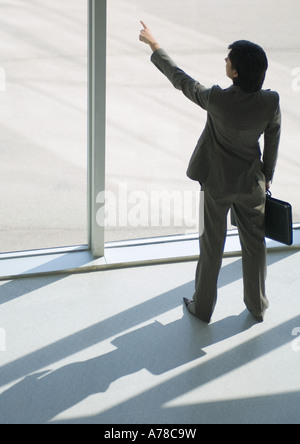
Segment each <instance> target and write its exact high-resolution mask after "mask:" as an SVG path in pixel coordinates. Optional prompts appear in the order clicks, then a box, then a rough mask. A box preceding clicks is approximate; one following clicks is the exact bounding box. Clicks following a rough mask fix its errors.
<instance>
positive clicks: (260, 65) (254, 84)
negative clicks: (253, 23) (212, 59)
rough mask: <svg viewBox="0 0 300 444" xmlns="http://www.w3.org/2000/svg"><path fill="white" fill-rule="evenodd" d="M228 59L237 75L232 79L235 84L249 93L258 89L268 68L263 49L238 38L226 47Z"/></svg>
mask: <svg viewBox="0 0 300 444" xmlns="http://www.w3.org/2000/svg"><path fill="white" fill-rule="evenodd" d="M228 49H230V50H231V51H230V53H229V59H230V61H231V64H232V67H233V69H235V70H236V71H237V73H238V77H237V78H235V79H234V80H233V83H234V84H235V85H236V86H239V87H241V88H242V90H243V91H245V92H248V93H251V92H257V91H260V90H261V88H262V86H263V83H264V81H265V77H266V71H267V69H268V59H267V56H266V53H265V51H264V50H263V49H262V48H261V47H260V46H259V45H256V44H255V43H252V42H249V41H248V40H238V41H237V42H235V43H232V45H230V46H229V47H228Z"/></svg>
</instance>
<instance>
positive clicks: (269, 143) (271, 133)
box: [263, 95, 281, 182]
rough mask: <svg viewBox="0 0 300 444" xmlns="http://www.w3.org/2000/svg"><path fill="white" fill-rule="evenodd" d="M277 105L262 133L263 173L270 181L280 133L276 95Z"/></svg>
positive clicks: (276, 156) (275, 161)
mask: <svg viewBox="0 0 300 444" xmlns="http://www.w3.org/2000/svg"><path fill="white" fill-rule="evenodd" d="M277 100H278V105H277V109H276V112H275V115H274V118H273V120H272V121H271V122H270V123H269V124H268V126H267V128H266V130H265V133H264V140H265V142H264V154H263V162H264V173H265V176H266V180H267V181H268V182H269V181H272V180H273V177H274V173H275V168H276V164H277V159H278V150H279V142H280V135H281V110H280V104H279V96H278V95H277Z"/></svg>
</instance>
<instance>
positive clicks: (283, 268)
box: [0, 251, 300, 424]
mask: <svg viewBox="0 0 300 444" xmlns="http://www.w3.org/2000/svg"><path fill="white" fill-rule="evenodd" d="M268 262H269V278H268V296H269V299H270V309H269V311H268V313H267V316H266V319H265V322H264V323H263V324H255V323H254V322H253V320H252V318H251V316H250V315H249V314H248V313H247V311H245V307H244V304H243V298H242V280H241V259H240V258H231V259H225V260H224V265H223V269H222V272H221V275H220V281H219V288H220V290H219V301H218V305H217V309H216V312H215V315H214V317H213V322H212V324H211V325H210V326H206V325H204V324H203V323H201V322H200V321H198V320H197V319H195V318H193V317H191V316H190V315H189V314H188V313H187V311H186V309H185V308H184V307H183V304H182V298H183V297H184V296H186V297H189V296H191V295H192V293H193V285H194V284H193V280H194V272H195V267H196V264H195V262H187V263H176V264H170V265H156V266H148V267H139V268H128V269H121V270H110V271H101V272H94V273H86V274H76V275H57V276H50V277H49V276H48V277H39V278H28V279H21V280H14V281H9V282H1V283H0V293H1V295H0V304H1V310H0V327H1V329H0V348H1V349H2V350H4V349H6V351H1V352H0V363H1V373H0V387H1V388H0V423H2V424H6V423H26V424H29V423H35V424H36V423H42V424H45V423H59V424H61V423H88V424H91V423H101V424H122V423H123V424H141V423H145V424H164V423H166V424H202V423H242V424H243V423H271V424H275V423H299V422H300V413H299V412H300V341H299V340H298V338H299V337H297V336H293V333H294V334H296V333H297V330H296V329H297V328H298V329H300V314H299V313H300V310H299V308H300V301H299V287H300V276H299V266H300V252H297V251H290V252H289V253H272V254H270V255H269V258H268Z"/></svg>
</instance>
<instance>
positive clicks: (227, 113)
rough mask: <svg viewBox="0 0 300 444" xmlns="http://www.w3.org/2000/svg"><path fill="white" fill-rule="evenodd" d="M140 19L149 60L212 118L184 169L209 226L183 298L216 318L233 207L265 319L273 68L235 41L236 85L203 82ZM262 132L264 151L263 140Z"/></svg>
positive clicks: (254, 301) (274, 135) (275, 100)
mask: <svg viewBox="0 0 300 444" xmlns="http://www.w3.org/2000/svg"><path fill="white" fill-rule="evenodd" d="M141 23H142V25H143V29H142V30H141V33H140V40H141V41H142V42H144V43H146V44H148V45H149V46H150V48H151V50H152V52H153V54H152V57H151V60H152V62H153V63H154V64H155V66H156V67H157V68H158V69H159V70H160V71H161V72H162V73H163V74H164V75H165V76H166V77H167V78H168V79H169V80H170V81H171V83H172V84H173V85H174V86H175V88H177V89H179V90H181V91H182V92H183V94H184V95H185V96H186V97H187V98H188V99H190V100H192V101H193V102H194V103H196V104H197V105H199V106H200V107H201V108H203V109H204V110H205V111H206V112H207V124H206V126H205V129H204V131H203V133H202V135H201V137H200V139H199V141H198V143H197V146H196V149H195V151H194V153H193V156H192V159H191V161H190V164H189V167H188V171H187V174H188V177H189V178H191V179H192V180H196V181H198V182H200V184H201V186H202V190H203V191H204V196H205V204H204V227H205V228H204V233H203V235H202V236H201V238H200V248H201V253H200V259H199V263H198V267H197V273H196V291H195V294H194V297H193V300H189V299H186V298H184V302H185V304H186V306H187V308H188V310H189V312H190V313H191V314H193V315H195V316H197V317H198V318H199V319H201V320H202V321H204V322H207V323H209V322H210V321H211V317H212V314H213V312H214V308H215V305H216V301H217V282H218V276H219V273H220V269H221V265H222V258H223V253H224V245H225V239H226V233H227V215H228V211H229V209H230V208H231V207H232V208H233V209H234V212H235V216H236V220H237V225H238V230H239V235H240V241H241V246H242V258H243V276H244V302H245V304H246V307H247V308H248V310H249V311H250V313H251V314H252V315H253V316H254V317H255V319H257V320H258V321H259V322H262V321H263V318H264V313H265V311H266V309H267V308H268V306H269V302H268V299H267V296H266V292H265V282H266V275H267V265H266V244H265V199H266V194H265V192H266V189H269V188H270V182H271V181H272V179H273V176H274V172H275V167H276V163H277V157H278V149H279V141H280V131H281V112H280V105H279V95H278V94H277V93H276V92H274V91H267V90H262V86H263V83H264V80H265V75H266V71H267V68H268V60H267V57H266V54H265V52H264V50H263V49H262V48H261V47H260V46H258V45H256V44H254V43H252V42H249V41H245V40H240V41H237V42H235V43H233V44H232V45H230V46H229V49H230V52H229V54H228V57H226V59H225V61H226V74H227V76H228V77H229V78H230V79H231V81H232V83H233V84H232V86H230V88H228V89H225V90H223V89H221V88H220V87H219V86H213V87H211V88H206V87H204V86H203V85H201V83H199V82H197V81H196V80H194V79H193V78H191V77H190V76H188V75H187V74H186V73H185V72H184V71H182V70H181V69H180V68H179V67H178V66H177V65H176V63H175V62H174V61H173V60H172V59H171V58H170V57H169V56H168V54H167V53H166V51H164V50H163V49H162V48H161V46H160V45H159V43H158V42H157V40H156V39H155V38H154V36H153V34H152V33H151V31H150V30H149V29H148V27H147V26H146V25H145V23H144V22H141ZM262 134H264V151H263V154H262V152H261V149H260V144H259V139H260V137H261V135H262Z"/></svg>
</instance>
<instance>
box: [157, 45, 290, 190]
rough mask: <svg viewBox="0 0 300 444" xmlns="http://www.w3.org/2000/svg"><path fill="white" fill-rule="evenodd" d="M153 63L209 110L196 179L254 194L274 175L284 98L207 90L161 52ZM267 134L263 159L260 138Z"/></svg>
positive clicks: (193, 164)
mask: <svg viewBox="0 0 300 444" xmlns="http://www.w3.org/2000/svg"><path fill="white" fill-rule="evenodd" d="M151 60H152V62H153V63H154V64H155V66H156V67H157V68H158V69H159V70H160V71H161V72H162V73H163V74H164V75H165V76H166V77H167V78H168V79H169V80H170V81H171V83H172V84H173V85H174V87H175V88H177V89H179V90H181V91H182V92H183V94H184V95H185V96H186V97H188V98H189V99H190V100H192V101H193V102H194V103H196V105H199V106H200V107H201V108H203V109H204V110H205V111H207V123H206V126H205V129H204V131H203V133H202V135H201V137H200V139H199V141H198V143H197V146H196V149H195V151H194V153H193V155H192V158H191V161H190V164H189V167H188V170H187V175H188V177H189V178H190V179H192V180H196V181H198V182H200V183H204V184H206V185H208V186H211V187H215V188H219V189H222V190H223V191H224V192H228V193H241V192H242V193H251V192H252V191H253V187H254V185H255V178H256V175H257V174H258V172H260V175H261V171H262V172H263V173H264V174H265V176H266V180H267V181H271V180H272V179H273V176H274V171H275V166H276V163H277V157H278V148H279V140H280V131H281V112H280V104H279V95H278V93H276V92H274V91H270V90H261V91H259V92H257V93H245V92H243V90H242V89H241V88H239V87H237V86H235V85H232V86H231V87H230V88H228V89H225V90H224V89H222V88H220V87H219V86H213V87H212V88H205V87H204V86H203V85H201V84H200V83H199V82H197V81H196V80H194V79H193V78H191V77H190V76H188V75H187V74H186V73H185V72H184V71H182V70H181V69H180V68H179V67H178V66H177V65H176V63H175V62H174V61H173V60H172V59H171V58H170V57H169V56H168V54H167V53H166V51H164V50H163V49H158V50H157V51H155V52H154V53H153V54H152V57H151ZM262 134H264V152H263V156H262V153H261V149H260V143H259V139H260V137H261V135H262Z"/></svg>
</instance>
